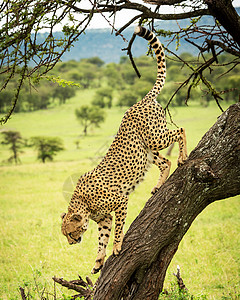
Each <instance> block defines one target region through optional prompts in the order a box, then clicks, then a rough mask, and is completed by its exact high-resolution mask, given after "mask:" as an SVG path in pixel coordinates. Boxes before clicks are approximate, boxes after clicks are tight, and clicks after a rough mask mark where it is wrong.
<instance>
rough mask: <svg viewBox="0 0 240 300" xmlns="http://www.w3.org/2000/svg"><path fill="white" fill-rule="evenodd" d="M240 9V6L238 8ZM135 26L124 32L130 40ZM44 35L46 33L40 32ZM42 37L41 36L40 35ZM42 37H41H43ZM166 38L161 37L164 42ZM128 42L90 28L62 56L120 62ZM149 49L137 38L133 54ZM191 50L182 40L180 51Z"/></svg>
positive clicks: (165, 25)
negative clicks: (96, 57)
mask: <svg viewBox="0 0 240 300" xmlns="http://www.w3.org/2000/svg"><path fill="white" fill-rule="evenodd" d="M237 11H238V12H239V11H240V8H237ZM200 22H201V24H205V25H208V24H213V17H211V16H203V17H202V19H201V21H200ZM157 24H158V27H159V28H161V29H164V30H172V31H174V30H177V29H178V25H177V23H176V21H159V22H158V23H157ZM178 24H179V25H180V26H181V27H187V26H188V25H189V24H190V22H189V20H180V21H178ZM133 31H134V27H130V28H128V29H126V30H125V31H124V32H123V35H124V37H125V38H126V39H127V40H130V38H131V36H132V33H133ZM55 34H56V35H61V33H60V32H58V33H55ZM40 35H41V37H42V38H43V37H44V33H42V34H40ZM39 37H40V36H39ZM41 37H40V39H41ZM166 40H167V38H166V39H161V41H162V42H163V43H164V42H166ZM126 47H127V43H126V42H124V41H123V39H122V38H121V37H120V36H115V34H111V29H88V30H86V33H85V34H82V35H81V36H80V37H79V40H78V41H77V42H75V44H74V47H72V48H71V50H70V51H69V52H66V53H65V54H64V56H63V58H62V60H63V61H68V60H76V61H79V60H80V59H82V58H89V57H93V56H98V57H100V58H101V59H102V60H103V61H104V62H105V63H110V62H116V63H118V62H119V60H120V57H121V56H124V55H126V51H122V50H121V49H123V48H126ZM171 47H172V48H170V50H175V49H174V48H175V45H174V43H172V46H171ZM146 51H147V43H146V41H145V40H144V39H142V38H136V40H135V42H134V46H133V48H132V52H133V55H134V56H135V57H138V56H140V55H144V54H145V53H146ZM183 52H190V53H191V54H193V55H194V54H196V53H197V49H196V48H195V47H193V46H191V45H189V43H187V42H186V41H184V40H181V47H180V48H179V50H178V53H179V54H181V53H183Z"/></svg>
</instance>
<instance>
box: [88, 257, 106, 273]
mask: <svg viewBox="0 0 240 300" xmlns="http://www.w3.org/2000/svg"><path fill="white" fill-rule="evenodd" d="M103 263H104V258H100V259H97V260H96V262H95V266H94V267H93V268H92V271H91V273H92V274H96V273H98V272H99V271H100V270H101V269H102V267H103Z"/></svg>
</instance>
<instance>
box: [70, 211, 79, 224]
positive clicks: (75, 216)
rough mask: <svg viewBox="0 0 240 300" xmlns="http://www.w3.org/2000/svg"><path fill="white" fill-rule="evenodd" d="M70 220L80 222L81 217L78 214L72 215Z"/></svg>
mask: <svg viewBox="0 0 240 300" xmlns="http://www.w3.org/2000/svg"><path fill="white" fill-rule="evenodd" d="M70 220H71V221H77V222H80V221H81V220H82V216H81V215H80V214H78V213H74V214H72V215H71V218H70Z"/></svg>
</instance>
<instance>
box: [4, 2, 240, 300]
mask: <svg viewBox="0 0 240 300" xmlns="http://www.w3.org/2000/svg"><path fill="white" fill-rule="evenodd" d="M89 2H90V5H89V8H86V6H83V5H84V3H83V2H82V1H81V2H80V1H77V0H76V1H74V0H71V1H64V0H54V1H53V0H48V1H38V0H24V1H23V0H18V1H12V0H6V1H3V2H2V4H1V5H0V15H1V18H2V19H3V20H4V25H3V26H2V28H1V29H0V53H1V56H0V59H1V64H0V65H1V72H2V73H4V74H6V77H5V80H4V81H3V82H2V87H1V89H2V90H3V89H4V88H6V86H7V85H8V84H9V83H10V81H11V79H12V78H13V76H14V75H15V74H16V73H18V74H19V78H20V79H19V81H18V86H17V89H16V94H15V98H14V99H13V104H12V106H11V108H10V110H9V113H8V114H7V115H6V116H5V117H4V118H3V119H2V122H3V123H4V122H6V121H7V120H8V119H9V117H10V115H11V113H12V111H13V110H14V108H15V106H16V103H17V101H18V95H19V92H20V89H21V87H22V85H23V82H24V81H25V80H26V79H30V84H32V83H31V79H35V80H39V78H41V77H43V76H45V75H46V74H47V73H48V72H49V71H50V70H51V69H52V68H53V67H54V65H55V64H56V63H57V61H59V59H60V58H61V56H62V55H63V53H64V52H65V51H66V50H68V49H69V48H70V47H71V46H72V45H73V44H74V41H75V40H76V39H77V38H78V37H79V36H80V35H81V34H82V32H84V30H85V29H86V28H87V27H88V25H89V23H90V22H91V20H92V17H93V16H94V14H102V16H103V17H105V18H107V17H106V16H107V15H105V14H106V13H111V14H113V15H114V19H113V22H112V23H111V22H110V23H111V25H112V27H113V29H114V30H115V31H116V34H117V35H120V36H121V37H122V38H124V30H125V29H126V28H127V27H129V26H130V25H132V24H133V23H134V22H136V21H137V22H138V23H139V24H140V25H141V24H145V26H149V27H150V29H152V30H153V31H154V32H156V34H157V35H160V36H161V35H162V36H167V37H168V38H169V43H172V42H174V43H175V42H176V41H179V39H180V38H184V39H185V40H186V41H187V42H189V43H190V44H191V45H193V46H194V47H196V48H197V49H198V51H199V54H200V55H199V57H200V58H201V60H199V61H198V62H197V64H196V66H195V67H194V66H193V64H190V63H189V62H187V61H185V60H183V59H181V58H180V57H178V56H177V55H176V53H172V52H171V51H170V50H169V52H170V53H171V54H173V55H175V57H176V58H177V59H179V60H180V61H181V62H182V63H183V64H185V65H186V66H187V67H188V68H189V70H190V71H191V72H190V75H189V77H188V78H186V80H185V81H184V82H183V83H182V84H181V85H180V86H179V88H178V89H177V91H178V90H179V89H180V88H181V87H183V86H187V87H188V89H187V95H186V99H188V98H189V97H190V94H191V90H192V88H193V87H194V86H195V85H196V84H198V83H199V82H202V83H203V85H204V86H205V87H206V90H207V92H208V93H209V94H211V95H212V96H213V97H214V98H215V100H216V102H217V104H218V105H219V107H220V103H219V101H220V99H221V93H222V92H226V91H217V90H216V89H215V88H214V87H213V85H212V84H211V82H210V80H207V79H206V77H205V72H206V71H210V72H211V71H212V67H213V66H214V65H215V64H217V62H218V56H219V55H220V54H221V53H222V52H223V51H226V52H229V53H231V54H232V55H233V58H232V59H231V60H229V61H228V62H225V64H226V65H227V66H229V72H230V71H231V70H232V69H234V67H236V65H238V64H239V57H240V18H239V16H238V14H237V12H236V10H235V9H234V7H233V5H232V1H231V0H194V1H184V0H145V3H136V2H134V1H129V0H120V1H117V2H115V1H108V0H103V1H102V0H101V1H100V0H90V1H89ZM162 5H169V6H179V5H180V6H181V7H182V8H183V11H182V12H180V13H174V14H164V13H162V12H161V6H162ZM122 10H126V11H130V10H134V11H135V12H136V15H135V16H134V17H133V18H132V19H131V20H129V21H128V22H127V23H126V24H125V25H123V26H122V28H120V29H118V30H116V29H115V25H114V20H115V19H116V18H117V17H118V12H120V11H122ZM204 15H212V16H213V18H214V21H215V22H214V24H213V25H207V26H206V25H205V24H202V23H201V22H200V21H201V17H202V16H204ZM186 18H190V19H189V26H188V27H186V28H181V27H179V29H178V30H176V31H175V32H170V31H164V30H159V29H158V27H156V21H157V20H181V19H186ZM66 19H67V22H68V23H67V25H65V26H63V30H62V31H63V33H64V36H63V37H61V38H59V36H58V35H55V34H54V29H55V28H56V26H57V25H58V24H59V23H64V21H66ZM43 29H48V34H47V35H46V36H45V38H44V39H43V40H41V41H40V40H39V39H38V36H37V34H38V32H39V31H40V30H43ZM134 40H135V35H134V34H133V36H132V38H131V40H130V41H129V42H128V46H127V47H126V51H127V54H128V55H129V57H130V60H131V62H132V64H133V67H134V68H135V70H136V72H138V70H137V67H136V66H135V64H134V61H133V57H132V47H133V46H134ZM168 46H169V45H168V44H167V45H166V47H168ZM59 49H60V50H59ZM206 53H209V54H208V56H206V55H205V54H206ZM32 61H33V62H34V63H35V65H34V66H33V67H31V68H30V67H29V63H30V62H32ZM177 91H176V92H177ZM172 99H173V97H171V98H170V99H169V102H168V104H169V103H170V102H171V101H172ZM168 104H167V107H168ZM239 111H240V107H239V104H236V105H234V106H231V107H230V108H229V109H228V110H227V111H226V112H225V113H224V114H223V115H222V116H221V117H220V118H219V119H218V121H217V123H216V124H215V125H214V126H213V128H211V129H210V131H209V132H208V133H206V135H205V136H204V137H203V139H202V141H201V142H200V143H199V145H198V146H197V148H196V149H195V150H194V151H193V152H192V153H191V155H190V157H189V159H188V161H187V162H186V164H185V165H183V166H182V167H181V168H178V169H177V170H176V171H175V172H174V174H173V175H172V176H171V177H170V178H169V180H168V181H167V182H166V184H165V185H164V186H163V187H162V188H161V189H160V190H159V191H158V192H157V193H156V195H154V197H152V198H151V199H150V200H149V201H148V202H147V204H146V206H145V208H144V209H143V210H142V212H141V213H140V215H139V216H138V218H137V219H136V220H135V221H134V222H133V224H132V225H131V227H130V229H129V231H128V233H127V234H126V236H125V239H124V241H123V249H122V252H121V254H120V256H119V257H112V256H111V257H110V258H109V259H108V260H107V262H106V264H105V265H104V268H103V270H102V272H101V276H100V278H99V280H98V284H97V285H96V289H95V295H94V299H114V300H115V299H122V298H123V299H157V297H158V294H159V292H160V291H161V288H162V285H163V281H164V277H165V273H166V269H167V266H168V265H169V263H170V261H171V259H172V256H173V255H174V253H175V252H176V250H177V247H178V244H179V242H180V240H181V239H182V237H183V236H184V234H185V233H186V231H187V230H188V228H189V226H190V225H191V223H192V222H193V220H194V218H195V217H196V216H197V215H198V214H199V213H200V212H201V211H202V210H203V209H204V208H205V207H206V206H207V205H208V204H210V203H212V202H213V201H216V200H219V199H223V198H227V197H229V196H234V195H238V194H239V193H240V190H239V189H240V186H239V180H240V174H239V172H240V170H239V163H240V161H239V149H240V145H239V140H240V129H239V118H240V114H239ZM153 211H154V213H153ZM143 250H144V252H142V251H143Z"/></svg>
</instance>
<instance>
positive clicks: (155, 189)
mask: <svg viewBox="0 0 240 300" xmlns="http://www.w3.org/2000/svg"><path fill="white" fill-rule="evenodd" d="M158 190H159V187H157V186H155V187H154V188H153V189H152V191H151V194H152V195H154V194H155V193H156V192H157V191H158Z"/></svg>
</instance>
